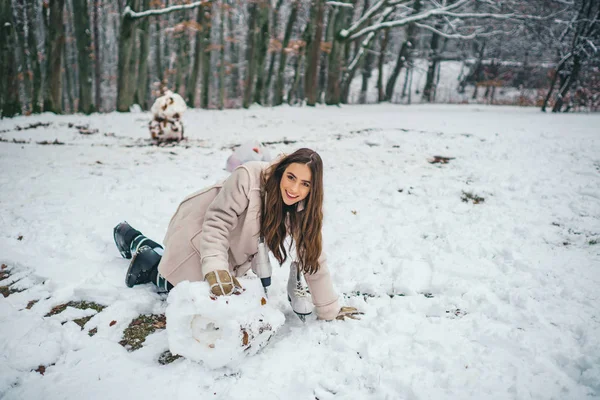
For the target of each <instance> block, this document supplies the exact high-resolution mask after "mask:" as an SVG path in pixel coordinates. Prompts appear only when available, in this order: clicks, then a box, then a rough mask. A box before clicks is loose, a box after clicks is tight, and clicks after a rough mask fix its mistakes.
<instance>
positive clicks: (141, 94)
mask: <svg viewBox="0 0 600 400" xmlns="http://www.w3.org/2000/svg"><path fill="white" fill-rule="evenodd" d="M142 1H143V5H142V7H143V9H144V10H147V9H148V8H150V0H142ZM139 34H140V58H139V63H138V77H137V85H136V91H135V97H134V102H135V103H136V104H139V105H140V107H141V108H142V110H148V109H149V104H148V87H149V86H150V81H149V79H148V54H149V53H150V20H149V19H148V18H144V19H142V21H141V22H140V29H139Z"/></svg>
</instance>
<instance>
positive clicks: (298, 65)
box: [287, 47, 306, 106]
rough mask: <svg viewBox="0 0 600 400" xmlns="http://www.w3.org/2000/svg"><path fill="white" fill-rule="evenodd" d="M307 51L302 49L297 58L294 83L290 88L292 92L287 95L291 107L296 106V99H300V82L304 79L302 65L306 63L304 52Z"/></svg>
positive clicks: (304, 48)
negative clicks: (298, 94) (298, 93)
mask: <svg viewBox="0 0 600 400" xmlns="http://www.w3.org/2000/svg"><path fill="white" fill-rule="evenodd" d="M305 51H306V47H302V48H301V49H300V50H299V52H298V55H297V56H296V62H295V64H294V80H293V81H292V86H291V87H290V90H289V91H288V95H287V102H288V104H289V105H290V106H291V105H293V104H294V99H296V98H297V97H298V96H297V92H298V89H299V87H300V80H301V77H302V74H301V69H302V63H303V61H304V52H305Z"/></svg>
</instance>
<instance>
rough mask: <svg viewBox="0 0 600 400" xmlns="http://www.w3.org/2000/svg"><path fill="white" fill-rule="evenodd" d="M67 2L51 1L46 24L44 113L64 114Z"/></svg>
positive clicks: (61, 0)
mask: <svg viewBox="0 0 600 400" xmlns="http://www.w3.org/2000/svg"><path fill="white" fill-rule="evenodd" d="M64 6H65V0H49V3H48V10H47V16H46V18H45V19H44V20H45V23H46V80H45V85H44V86H45V88H44V111H50V112H53V113H56V114H60V113H62V108H61V100H62V70H61V68H62V59H63V53H64V51H63V49H64V46H65V26H64V22H63V10H64Z"/></svg>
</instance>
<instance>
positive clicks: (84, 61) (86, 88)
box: [73, 0, 94, 114]
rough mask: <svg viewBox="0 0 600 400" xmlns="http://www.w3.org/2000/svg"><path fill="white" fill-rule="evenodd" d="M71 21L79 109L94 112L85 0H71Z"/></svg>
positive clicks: (89, 42) (88, 19)
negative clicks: (77, 65)
mask: <svg viewBox="0 0 600 400" xmlns="http://www.w3.org/2000/svg"><path fill="white" fill-rule="evenodd" d="M73 21H74V25H75V38H76V41H77V63H78V64H79V107H78V109H79V111H81V112H83V113H84V114H91V113H92V112H94V105H93V104H92V71H91V66H90V60H91V59H92V35H91V29H90V28H91V26H90V17H89V13H88V7H87V0H73Z"/></svg>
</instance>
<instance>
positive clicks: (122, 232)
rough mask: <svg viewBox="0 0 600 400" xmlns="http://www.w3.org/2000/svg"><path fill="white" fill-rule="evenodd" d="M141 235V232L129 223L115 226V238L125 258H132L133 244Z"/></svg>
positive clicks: (125, 222) (124, 222)
mask: <svg viewBox="0 0 600 400" xmlns="http://www.w3.org/2000/svg"><path fill="white" fill-rule="evenodd" d="M141 234H142V233H141V232H140V231H138V230H136V229H133V228H132V227H131V226H130V225H129V224H128V223H127V221H123V222H120V223H119V224H118V225H117V226H115V228H114V229H113V238H114V239H115V244H116V245H117V249H119V253H121V255H122V256H123V258H131V242H132V241H133V239H135V238H136V237H137V236H140V235H141Z"/></svg>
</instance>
